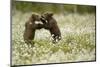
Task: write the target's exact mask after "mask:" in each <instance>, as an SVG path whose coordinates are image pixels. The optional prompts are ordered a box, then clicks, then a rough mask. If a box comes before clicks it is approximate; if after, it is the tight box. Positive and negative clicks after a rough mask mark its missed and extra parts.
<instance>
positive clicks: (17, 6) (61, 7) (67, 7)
mask: <svg viewBox="0 0 100 67" xmlns="http://www.w3.org/2000/svg"><path fill="white" fill-rule="evenodd" d="M12 9H14V10H15V11H16V10H18V11H22V12H37V13H42V12H46V11H51V12H54V13H56V14H59V13H62V14H66V13H67V12H70V13H81V14H83V13H95V12H96V7H95V6H90V5H84V6H83V5H75V4H56V3H55V4H51V3H45V4H44V3H38V2H25V1H22V2H21V1H20V2H19V1H13V2H12Z"/></svg>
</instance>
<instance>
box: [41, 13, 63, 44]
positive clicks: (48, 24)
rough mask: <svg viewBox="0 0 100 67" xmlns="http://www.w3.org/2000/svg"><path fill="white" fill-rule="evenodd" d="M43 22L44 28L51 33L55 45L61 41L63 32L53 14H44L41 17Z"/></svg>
mask: <svg viewBox="0 0 100 67" xmlns="http://www.w3.org/2000/svg"><path fill="white" fill-rule="evenodd" d="M41 21H42V22H43V24H44V28H45V29H47V30H49V31H50V33H51V36H52V38H53V43H57V42H58V41H59V40H61V32H60V29H59V27H58V25H57V21H56V20H55V19H54V18H53V13H44V14H43V15H41Z"/></svg>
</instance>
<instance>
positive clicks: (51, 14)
mask: <svg viewBox="0 0 100 67" xmlns="http://www.w3.org/2000/svg"><path fill="white" fill-rule="evenodd" d="M52 16H53V13H44V14H42V15H41V18H42V19H44V20H49V19H50V18H52Z"/></svg>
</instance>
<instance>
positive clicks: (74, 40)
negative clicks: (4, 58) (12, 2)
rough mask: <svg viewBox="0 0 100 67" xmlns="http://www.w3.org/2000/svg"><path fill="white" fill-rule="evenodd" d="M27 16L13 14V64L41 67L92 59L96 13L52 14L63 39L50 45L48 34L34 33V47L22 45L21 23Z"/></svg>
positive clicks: (43, 31)
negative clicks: (42, 65)
mask: <svg viewBox="0 0 100 67" xmlns="http://www.w3.org/2000/svg"><path fill="white" fill-rule="evenodd" d="M30 15H31V12H30V13H22V12H19V11H17V12H15V13H14V14H13V15H12V64H13V65H23V64H41V63H59V62H77V61H92V60H95V57H96V56H95V50H96V48H95V46H96V44H95V14H74V13H66V14H65V15H62V14H59V15H58V14H57V15H55V14H54V16H53V17H54V18H55V19H56V20H57V22H58V26H59V28H60V30H61V34H62V40H61V41H59V43H57V44H53V43H52V42H51V36H50V33H49V31H47V30H45V29H41V30H37V31H36V32H35V33H36V35H35V39H34V40H35V44H34V47H31V46H29V45H27V44H25V43H24V40H23V33H24V29H25V27H24V24H25V22H26V20H27V19H28V18H29V16H30Z"/></svg>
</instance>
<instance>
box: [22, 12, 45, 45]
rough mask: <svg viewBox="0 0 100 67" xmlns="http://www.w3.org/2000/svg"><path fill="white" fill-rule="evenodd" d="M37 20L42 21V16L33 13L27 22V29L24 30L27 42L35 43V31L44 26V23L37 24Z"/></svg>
mask: <svg viewBox="0 0 100 67" xmlns="http://www.w3.org/2000/svg"><path fill="white" fill-rule="evenodd" d="M36 21H41V20H40V16H39V15H36V14H32V15H31V17H30V18H29V19H28V21H27V22H26V23H25V31H24V35H23V37H24V41H25V43H27V44H33V43H34V42H32V40H34V36H35V31H36V30H37V29H41V28H43V24H40V23H38V24H36V23H35V22H36Z"/></svg>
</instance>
